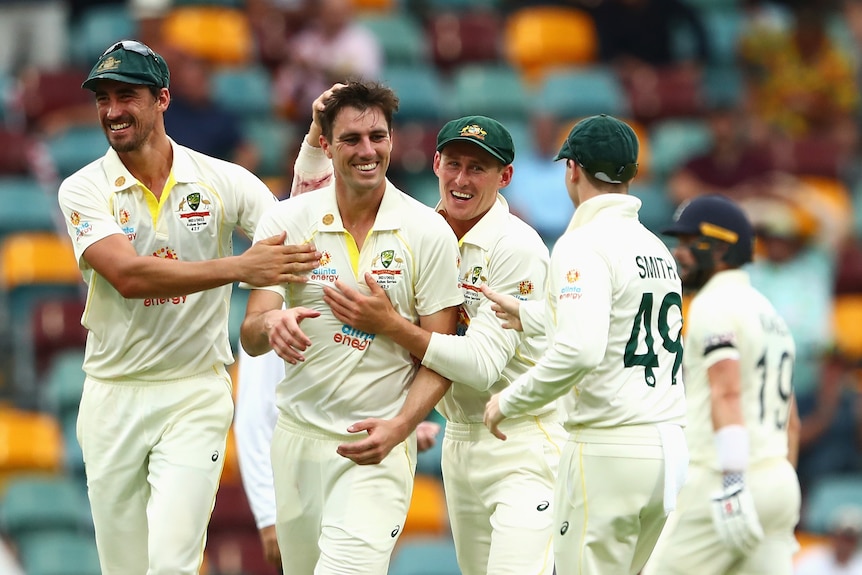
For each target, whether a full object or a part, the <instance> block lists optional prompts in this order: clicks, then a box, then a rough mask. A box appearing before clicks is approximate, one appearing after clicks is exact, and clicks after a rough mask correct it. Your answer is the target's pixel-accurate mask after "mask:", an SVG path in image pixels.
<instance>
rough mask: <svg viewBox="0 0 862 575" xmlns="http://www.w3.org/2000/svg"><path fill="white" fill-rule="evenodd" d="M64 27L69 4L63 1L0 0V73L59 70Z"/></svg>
mask: <svg viewBox="0 0 862 575" xmlns="http://www.w3.org/2000/svg"><path fill="white" fill-rule="evenodd" d="M68 28H69V5H68V3H67V2H65V1H63V0H0V73H3V74H10V75H13V74H16V73H18V72H19V71H21V70H23V69H26V68H28V67H34V68H38V69H40V70H56V69H58V68H60V67H62V66H63V65H64V64H65V63H66V60H67V55H68V53H69V31H68Z"/></svg>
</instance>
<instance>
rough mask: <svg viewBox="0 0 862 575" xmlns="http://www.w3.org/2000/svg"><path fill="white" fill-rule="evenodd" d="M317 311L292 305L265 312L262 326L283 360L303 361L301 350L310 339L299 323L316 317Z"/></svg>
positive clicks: (318, 313) (270, 343) (289, 361)
mask: <svg viewBox="0 0 862 575" xmlns="http://www.w3.org/2000/svg"><path fill="white" fill-rule="evenodd" d="M319 315H320V312H319V311H316V310H312V309H308V308H305V307H292V308H288V309H277V310H272V311H268V312H266V314H265V315H264V317H263V327H264V328H265V329H266V333H267V336H268V337H269V345H270V346H271V347H272V349H273V350H275V353H276V354H278V356H279V357H280V358H281V359H283V360H284V361H286V362H288V363H290V364H292V365H296V363H297V362H299V361H305V356H304V355H302V352H303V351H305V350H306V349H308V346H310V345H311V340H310V339H308V336H307V335H305V333H304V332H303V331H302V329H300V327H299V324H300V323H301V322H302V320H304V319H306V318H312V317H318V316H319Z"/></svg>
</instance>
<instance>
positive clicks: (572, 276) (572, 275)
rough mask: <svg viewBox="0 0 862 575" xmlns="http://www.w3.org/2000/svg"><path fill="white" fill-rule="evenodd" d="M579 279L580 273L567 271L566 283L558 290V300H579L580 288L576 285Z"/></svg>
mask: <svg viewBox="0 0 862 575" xmlns="http://www.w3.org/2000/svg"><path fill="white" fill-rule="evenodd" d="M580 279H581V272H580V271H578V270H569V271H567V272H566V282H565V283H564V284H563V286H562V287H561V288H560V298H559V299H561V300H564V299H575V300H577V299H581V295H582V291H583V290H582V288H581V286H579V285H578V282H579V281H580Z"/></svg>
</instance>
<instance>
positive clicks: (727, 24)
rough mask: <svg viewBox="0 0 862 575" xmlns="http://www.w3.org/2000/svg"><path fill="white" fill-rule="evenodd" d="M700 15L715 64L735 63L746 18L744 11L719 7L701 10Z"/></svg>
mask: <svg viewBox="0 0 862 575" xmlns="http://www.w3.org/2000/svg"><path fill="white" fill-rule="evenodd" d="M700 14H701V18H702V20H703V25H704V27H705V28H706V37H707V38H709V43H710V46H711V47H712V55H713V63H715V64H733V63H735V62H736V60H737V56H738V47H739V38H740V35H741V32H742V29H743V23H744V18H745V15H744V13H743V12H742V10H740V9H737V8H727V7H723V6H718V7H714V8H709V9H704V10H701V11H700Z"/></svg>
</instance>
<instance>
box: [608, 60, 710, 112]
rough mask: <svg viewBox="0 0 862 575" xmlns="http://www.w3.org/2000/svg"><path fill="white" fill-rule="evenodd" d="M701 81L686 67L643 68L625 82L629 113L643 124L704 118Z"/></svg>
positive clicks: (698, 75)
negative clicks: (666, 120) (665, 120)
mask: <svg viewBox="0 0 862 575" xmlns="http://www.w3.org/2000/svg"><path fill="white" fill-rule="evenodd" d="M702 84H703V80H702V77H701V75H700V74H699V73H698V72H694V71H693V70H691V69H690V68H687V67H683V68H674V67H672V68H664V69H662V68H654V69H643V70H641V72H640V73H638V74H637V75H633V76H630V77H629V78H628V79H627V81H626V82H624V86H625V90H626V93H627V95H628V101H629V104H630V106H631V114H632V116H633V117H634V118H637V119H638V120H640V121H641V122H645V123H652V122H655V121H657V120H663V119H668V118H670V119H682V118H701V117H703V114H704V111H705V97H704V94H703V92H702Z"/></svg>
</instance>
